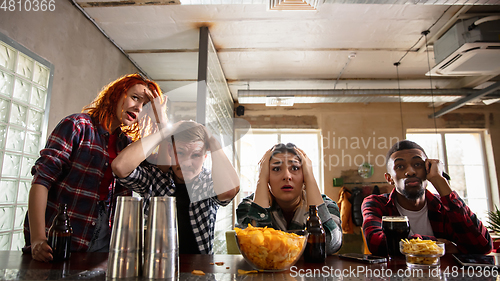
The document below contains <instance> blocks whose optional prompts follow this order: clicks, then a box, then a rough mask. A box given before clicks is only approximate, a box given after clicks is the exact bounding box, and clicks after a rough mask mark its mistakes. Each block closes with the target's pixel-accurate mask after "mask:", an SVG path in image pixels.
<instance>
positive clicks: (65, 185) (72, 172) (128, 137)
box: [23, 74, 161, 262]
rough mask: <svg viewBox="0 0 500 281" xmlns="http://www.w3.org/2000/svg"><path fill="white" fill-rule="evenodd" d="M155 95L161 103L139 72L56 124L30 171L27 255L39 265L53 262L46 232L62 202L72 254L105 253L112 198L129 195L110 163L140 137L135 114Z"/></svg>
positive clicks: (158, 92) (155, 87)
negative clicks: (66, 208) (75, 252)
mask: <svg viewBox="0 0 500 281" xmlns="http://www.w3.org/2000/svg"><path fill="white" fill-rule="evenodd" d="M156 97H159V98H160V99H161V90H160V88H159V86H158V85H157V84H156V83H155V82H153V81H150V80H148V79H145V78H144V77H143V76H141V75H139V74H131V75H127V76H123V77H121V78H119V79H117V80H115V81H113V82H111V83H110V84H109V85H107V86H106V87H104V88H103V90H102V91H101V92H100V94H99V95H98V96H97V98H96V99H95V100H94V101H93V102H92V103H91V104H89V105H88V106H86V107H84V109H83V110H82V113H79V114H72V115H69V116H67V117H65V118H64V119H63V120H61V121H60V122H59V124H58V125H57V126H56V128H55V129H54V131H52V133H51V134H50V136H49V137H48V139H47V144H46V146H45V148H44V149H42V150H41V151H40V158H38V160H37V161H36V162H35V165H34V166H33V168H32V170H31V173H32V175H33V181H32V186H31V190H30V193H29V201H28V214H27V215H26V219H25V222H24V238H25V242H26V246H25V247H24V249H23V251H24V252H25V253H31V255H32V257H33V258H34V259H35V260H38V261H44V262H48V261H50V260H52V259H53V256H52V249H51V248H50V246H49V245H48V244H47V236H46V233H47V230H48V228H49V227H50V225H51V223H52V220H53V219H54V217H55V216H56V214H57V207H58V205H59V204H61V203H65V204H67V205H68V214H69V217H70V220H71V225H72V227H73V237H72V241H71V251H93V252H95V251H108V247H109V240H110V225H109V221H110V220H111V218H110V213H112V212H110V210H112V209H113V207H114V203H113V202H114V199H116V197H117V196H119V195H130V194H131V192H130V191H128V189H126V188H125V187H123V186H120V185H118V184H115V180H114V177H113V175H112V172H111V165H110V164H111V162H112V161H113V159H114V158H115V157H116V155H117V154H118V153H119V152H120V151H121V150H122V149H124V148H125V147H126V146H127V145H128V144H129V143H130V142H131V141H134V140H137V139H139V138H140V132H139V126H138V124H137V119H138V116H139V113H141V111H142V108H143V106H144V105H145V104H146V103H148V102H149V101H150V100H151V99H152V98H156Z"/></svg>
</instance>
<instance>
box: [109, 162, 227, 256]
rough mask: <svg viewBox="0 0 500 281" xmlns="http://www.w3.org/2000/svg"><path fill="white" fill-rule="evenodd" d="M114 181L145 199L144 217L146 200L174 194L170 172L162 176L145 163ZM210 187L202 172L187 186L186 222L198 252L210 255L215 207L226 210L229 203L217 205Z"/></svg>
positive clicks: (207, 176) (206, 175)
mask: <svg viewBox="0 0 500 281" xmlns="http://www.w3.org/2000/svg"><path fill="white" fill-rule="evenodd" d="M117 180H118V182H120V183H121V184H122V185H124V186H127V187H128V188H130V189H131V190H133V191H135V192H137V193H139V194H141V196H143V197H144V198H145V199H146V200H145V201H146V210H145V212H146V213H147V208H148V207H147V206H148V203H147V202H148V199H149V197H154V196H165V195H167V196H172V195H174V194H175V190H176V187H175V183H174V174H173V171H172V169H170V170H169V171H168V172H167V173H164V172H162V171H161V170H160V169H159V168H158V167H156V166H155V165H151V164H148V163H143V164H141V165H140V166H139V167H137V168H136V169H135V170H134V171H132V173H130V175H128V176H127V177H125V178H117ZM213 185H214V182H213V181H212V176H211V174H210V172H209V171H208V170H207V169H205V168H203V170H202V171H201V173H200V174H199V175H198V178H196V179H195V180H194V182H193V184H192V185H187V189H188V192H189V196H190V199H191V203H190V204H189V219H190V222H191V226H192V227H193V233H194V236H195V238H196V242H197V243H198V249H199V250H200V253H202V254H213V241H214V237H215V235H214V232H215V219H216V215H217V210H218V209H219V205H221V206H226V205H227V204H229V203H230V202H231V200H229V201H220V200H219V199H218V198H217V195H216V194H215V192H214V190H213ZM179 234H180V235H182V233H179Z"/></svg>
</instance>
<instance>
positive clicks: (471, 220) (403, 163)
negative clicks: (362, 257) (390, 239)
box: [362, 140, 492, 255]
mask: <svg viewBox="0 0 500 281" xmlns="http://www.w3.org/2000/svg"><path fill="white" fill-rule="evenodd" d="M386 167H387V173H386V174H385V178H386V180H387V182H389V183H390V184H391V185H393V186H394V187H395V188H394V190H393V191H392V192H391V194H382V195H371V196H368V197H367V198H365V200H364V201H363V205H362V211H363V232H364V235H365V238H366V242H367V244H368V248H369V250H370V252H371V253H372V254H375V255H386V254H387V248H386V245H387V244H386V237H385V235H384V232H383V231H382V216H400V215H403V216H407V217H408V218H409V222H410V238H416V237H420V238H421V239H431V240H438V241H441V242H444V243H445V245H446V252H448V253H457V252H462V253H478V254H486V253H489V252H490V251H491V249H492V241H491V237H490V235H489V233H488V230H487V229H486V227H484V225H483V224H482V223H481V221H480V220H479V219H478V218H477V216H476V215H475V214H474V213H473V212H472V211H471V210H470V209H469V207H467V205H465V203H464V202H463V201H462V199H461V198H460V197H459V196H458V194H457V192H455V191H452V190H451V188H450V185H449V183H448V181H447V179H446V178H445V177H444V176H443V167H444V165H443V163H442V162H441V161H439V160H437V159H428V158H427V155H426V154H425V152H424V150H423V148H422V147H421V146H419V145H418V144H416V143H414V142H412V141H408V140H403V141H400V142H398V143H396V144H395V145H394V146H392V148H391V149H390V150H389V152H388V153H387V157H386ZM428 181H430V182H431V183H432V185H433V186H434V187H435V188H436V190H437V191H438V193H439V194H432V193H431V192H429V191H428V190H426V186H427V183H428Z"/></svg>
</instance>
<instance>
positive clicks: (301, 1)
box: [268, 0, 319, 11]
mask: <svg viewBox="0 0 500 281" xmlns="http://www.w3.org/2000/svg"><path fill="white" fill-rule="evenodd" d="M318 4H319V0H269V7H268V8H269V10H294V11H299V10H302V11H310V10H312V11H315V10H316V8H317V7H318Z"/></svg>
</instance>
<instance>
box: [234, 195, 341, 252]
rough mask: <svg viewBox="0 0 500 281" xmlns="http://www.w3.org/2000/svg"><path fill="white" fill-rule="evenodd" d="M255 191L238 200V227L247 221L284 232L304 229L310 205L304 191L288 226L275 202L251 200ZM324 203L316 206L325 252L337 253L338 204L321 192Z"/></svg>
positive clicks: (339, 245) (338, 236)
mask: <svg viewBox="0 0 500 281" xmlns="http://www.w3.org/2000/svg"><path fill="white" fill-rule="evenodd" d="M253 197H254V194H252V195H250V196H248V197H246V198H245V199H243V201H241V203H240V204H239V205H238V208H237V209H236V216H237V218H238V223H237V226H238V227H240V228H246V227H247V226H248V224H252V225H254V226H258V227H265V226H267V227H271V228H274V229H279V230H283V231H287V230H303V229H305V228H306V222H307V217H308V216H309V206H308V204H307V201H306V199H305V198H307V197H306V191H305V190H304V191H303V193H302V201H301V204H300V206H299V207H298V208H297V210H296V211H295V214H294V216H293V219H292V221H291V222H290V225H287V222H286V220H285V217H284V216H283V212H282V211H281V208H280V207H279V205H278V204H276V202H274V201H273V204H272V205H271V206H270V207H269V208H262V207H261V206H259V205H257V204H255V203H254V202H253ZM322 197H323V202H324V203H323V204H321V205H319V206H318V215H319V218H320V219H321V222H322V224H323V228H324V229H325V233H326V250H327V251H326V252H327V254H329V255H331V254H334V253H335V252H337V251H338V250H339V249H340V247H341V246H342V227H341V221H340V212H339V207H338V206H337V204H336V203H335V202H333V201H332V200H331V199H330V198H328V197H327V196H326V195H322Z"/></svg>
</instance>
